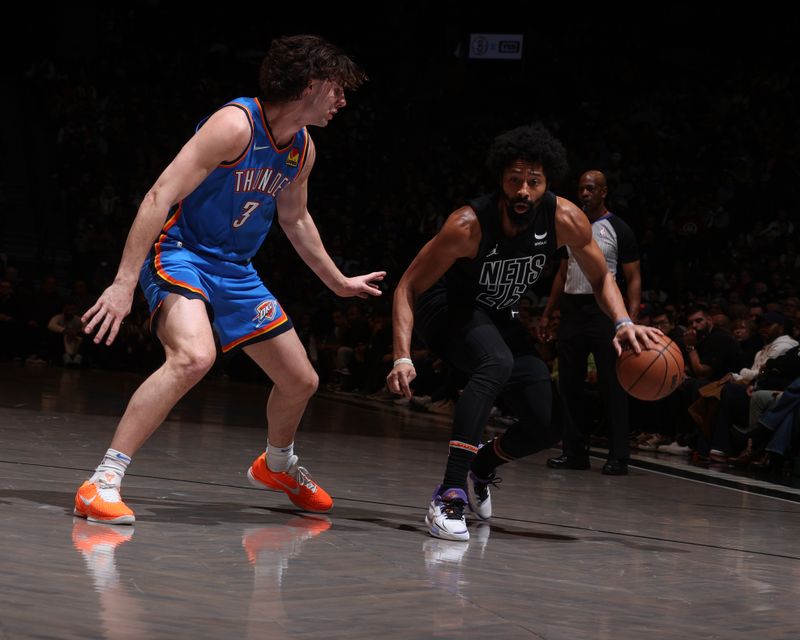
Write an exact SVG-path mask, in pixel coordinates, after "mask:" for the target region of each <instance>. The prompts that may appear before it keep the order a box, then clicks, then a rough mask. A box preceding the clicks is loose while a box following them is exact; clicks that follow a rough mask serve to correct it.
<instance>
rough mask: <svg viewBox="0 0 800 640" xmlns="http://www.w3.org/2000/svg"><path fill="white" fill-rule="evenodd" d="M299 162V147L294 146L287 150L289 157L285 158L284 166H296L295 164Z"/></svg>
mask: <svg viewBox="0 0 800 640" xmlns="http://www.w3.org/2000/svg"><path fill="white" fill-rule="evenodd" d="M299 162H300V149H298V148H297V147H294V148H293V149H292V150H291V151H290V152H289V157H288V158H286V166H287V167H296V166H297V164H298V163H299Z"/></svg>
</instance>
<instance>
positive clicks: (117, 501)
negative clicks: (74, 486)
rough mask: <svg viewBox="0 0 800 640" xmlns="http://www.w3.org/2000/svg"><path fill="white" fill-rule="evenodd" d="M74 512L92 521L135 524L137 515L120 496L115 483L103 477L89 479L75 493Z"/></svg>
mask: <svg viewBox="0 0 800 640" xmlns="http://www.w3.org/2000/svg"><path fill="white" fill-rule="evenodd" d="M73 513H74V514H75V515H76V516H80V517H81V518H86V519H87V520H89V521H91V522H102V523H104V524H133V523H134V522H135V521H136V516H134V515H133V511H131V510H130V509H129V508H128V506H127V505H126V504H125V503H124V502H123V501H122V498H120V496H119V489H118V488H117V486H116V485H115V484H112V483H110V482H105V481H104V480H103V479H102V478H100V479H98V480H97V481H96V482H92V481H91V480H87V481H86V482H84V483H83V484H82V485H81V487H80V489H78V492H77V493H76V494H75V510H74V511H73Z"/></svg>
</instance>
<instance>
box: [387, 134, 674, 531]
mask: <svg viewBox="0 0 800 640" xmlns="http://www.w3.org/2000/svg"><path fill="white" fill-rule="evenodd" d="M487 165H488V167H489V169H490V171H491V172H492V173H493V174H494V176H495V177H496V179H497V180H498V181H499V189H498V191H496V192H495V193H492V194H490V195H488V196H484V197H482V198H478V199H476V200H473V201H472V202H470V203H469V206H465V207H462V208H460V209H457V210H456V211H455V212H453V213H452V214H451V215H450V216H449V217H448V218H447V220H446V222H445V224H444V226H443V227H442V229H441V231H439V233H438V234H437V235H436V236H434V238H433V239H432V240H430V241H429V242H428V243H427V244H426V245H425V246H424V247H423V248H422V250H421V251H420V252H419V253H418V254H417V257H416V258H414V260H413V261H412V263H411V265H410V266H409V267H408V269H407V270H406V272H405V274H404V275H403V277H402V278H401V279H400V282H399V283H398V285H397V289H396V291H395V295H394V312H393V320H394V357H395V361H394V368H393V369H392V371H391V373H390V374H389V376H388V378H387V384H388V387H389V389H390V390H391V391H393V392H394V393H398V394H403V395H405V396H406V397H411V390H410V388H409V383H410V382H411V381H412V380H413V379H414V377H415V376H416V373H415V371H414V364H413V362H412V361H411V358H410V353H411V352H410V345H411V333H412V330H416V331H417V333H418V335H419V336H420V338H421V339H422V340H423V341H424V342H426V343H427V345H428V346H429V347H430V348H431V350H432V351H434V352H436V353H437V354H438V355H440V356H441V357H442V358H443V359H444V360H446V361H447V362H448V363H449V364H450V365H451V366H453V367H455V368H457V369H459V370H461V371H462V372H464V373H465V374H466V375H467V376H468V377H469V380H468V382H467V384H466V385H465V386H464V390H463V392H462V394H461V397H460V398H459V400H458V402H457V403H456V407H455V413H454V416H453V433H452V438H451V440H450V454H449V456H448V460H447V466H446V468H445V474H444V479H443V480H442V483H441V484H440V485H439V486H438V487H437V488H436V490H435V491H434V494H433V498H432V499H431V503H430V506H429V508H428V513H427V515H426V517H425V522H426V525H427V526H428V530H429V532H430V533H431V535H433V536H435V537H438V538H444V539H447V540H468V539H469V531H468V530H467V526H466V520H465V518H464V509H465V507H466V506H467V505H469V507H470V509H471V510H472V511H473V512H474V514H475V515H476V516H477V517H478V518H480V519H482V520H486V519H488V518H489V517H490V516H491V515H492V506H491V496H490V493H489V485H490V484H492V483H494V482H496V477H495V470H496V468H497V467H499V466H500V465H502V464H505V463H507V462H511V461H513V460H516V459H518V458H522V457H523V456H527V455H530V454H532V453H535V452H537V451H540V450H541V449H543V448H544V447H546V446H549V445H550V444H551V441H550V440H549V438H548V435H547V432H548V430H549V425H550V417H551V402H552V397H551V388H550V375H549V371H548V369H547V365H545V364H544V362H542V360H540V359H539V358H538V357H537V356H536V355H535V352H534V351H533V349H532V348H531V347H530V346H529V344H528V341H527V334H526V332H525V330H524V329H523V327H522V325H521V324H520V323H519V321H518V320H517V319H516V316H517V315H518V311H517V303H518V301H519V299H520V297H521V296H522V294H523V293H525V291H526V290H527V289H528V287H530V286H531V285H532V284H533V283H534V282H536V281H537V280H538V278H539V276H540V275H541V274H542V272H543V270H544V267H545V264H546V262H547V260H548V259H549V258H550V257H551V256H552V255H553V254H554V253H555V251H556V249H557V248H558V247H561V246H567V247H569V248H570V249H571V251H572V254H573V255H574V256H575V259H576V260H577V262H578V264H579V265H580V267H581V269H582V270H583V272H584V273H585V274H586V277H587V278H588V280H589V282H590V283H591V285H592V290H593V292H594V295H595V297H596V298H597V302H598V304H599V305H600V307H601V308H602V309H603V311H605V313H606V314H607V315H608V316H609V317H610V318H612V319H613V321H614V324H615V336H614V338H613V343H614V347H615V348H616V350H617V353H621V349H622V346H623V345H625V344H627V345H630V347H631V348H633V349H634V351H636V353H639V352H640V351H641V346H640V345H641V344H643V345H644V346H645V347H647V348H650V347H651V346H653V343H652V342H651V340H653V339H654V338H655V337H656V336H657V335H660V331H658V330H657V329H651V328H648V327H643V326H640V325H635V324H634V323H633V322H632V321H631V320H630V318H629V317H628V312H627V311H626V309H625V305H624V303H623V301H622V296H621V295H620V292H619V289H618V288H617V285H616V282H615V281H614V278H613V276H612V275H611V274H610V273H609V272H608V267H607V266H606V261H605V259H604V258H603V254H602V252H601V251H600V249H599V247H598V246H597V244H596V243H595V241H594V240H593V239H592V229H591V226H590V225H589V222H588V220H587V218H586V216H585V215H584V213H583V212H582V211H581V210H580V209H578V208H577V207H576V206H575V205H574V204H572V203H571V202H569V201H567V200H564V199H563V198H559V197H556V196H555V194H553V193H552V192H550V191H548V185H549V183H550V182H551V181H553V180H558V179H559V178H560V177H561V176H562V175H563V174H564V173H565V172H566V167H567V162H566V151H565V150H564V147H563V146H562V145H561V143H560V142H559V141H558V140H556V139H555V138H554V137H553V136H552V135H551V134H550V133H549V132H548V131H547V130H546V129H545V128H544V127H543V126H541V125H539V124H535V125H531V126H526V127H519V128H517V129H514V130H512V131H509V132H507V133H504V134H502V135H500V136H498V137H497V138H495V140H494V142H493V143H492V146H491V148H490V150H489V156H488V160H487ZM501 392H505V396H506V400H507V401H508V403H509V404H510V405H511V406H512V407H513V408H514V410H515V413H516V415H517V416H518V417H519V421H518V422H517V423H515V424H514V425H512V426H511V427H509V428H508V430H507V431H506V432H505V433H504V434H502V435H500V436H498V437H496V438H495V439H494V440H492V441H491V442H489V443H487V444H486V445H485V446H483V447H481V448H480V450H479V443H480V437H481V434H482V433H483V429H484V427H485V425H486V422H487V420H488V418H489V412H490V410H491V408H492V405H493V404H494V401H495V399H496V398H497V396H498V395H499V394H500V393H501Z"/></svg>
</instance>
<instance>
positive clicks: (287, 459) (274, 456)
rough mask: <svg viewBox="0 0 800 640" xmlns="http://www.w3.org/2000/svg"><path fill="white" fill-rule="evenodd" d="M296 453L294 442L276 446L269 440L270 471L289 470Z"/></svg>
mask: <svg viewBox="0 0 800 640" xmlns="http://www.w3.org/2000/svg"><path fill="white" fill-rule="evenodd" d="M293 455H294V442H292V443H290V444H288V445H286V446H285V447H275V446H273V445H271V444H269V442H267V466H268V467H269V469H270V471H288V470H289V467H290V466H291V458H292V456H293Z"/></svg>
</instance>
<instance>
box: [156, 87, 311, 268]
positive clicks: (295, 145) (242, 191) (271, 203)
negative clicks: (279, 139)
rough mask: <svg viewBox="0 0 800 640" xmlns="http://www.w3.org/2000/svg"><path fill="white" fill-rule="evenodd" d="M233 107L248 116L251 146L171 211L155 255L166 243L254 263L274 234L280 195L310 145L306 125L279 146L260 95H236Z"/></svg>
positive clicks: (213, 256) (214, 172)
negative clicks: (274, 220) (273, 222)
mask: <svg viewBox="0 0 800 640" xmlns="http://www.w3.org/2000/svg"><path fill="white" fill-rule="evenodd" d="M230 105H233V106H234V107H237V108H239V109H241V110H242V111H243V112H244V113H245V114H246V115H247V118H248V120H249V121H250V130H251V136H250V144H249V145H248V146H247V148H246V149H245V150H244V151H243V152H242V154H241V155H240V156H239V157H238V158H236V159H234V160H231V161H230V162H223V163H222V164H220V165H219V166H218V167H217V168H216V169H214V171H212V172H211V173H210V174H209V175H208V177H207V178H206V179H205V180H203V182H201V183H200V185H199V186H198V187H197V188H196V189H195V190H194V191H193V192H192V193H191V194H189V195H188V196H186V198H184V199H183V200H182V201H181V202H179V203H178V204H177V205H175V206H174V207H173V208H172V209H171V210H170V213H169V216H168V218H167V222H166V224H165V225H164V228H163V230H162V232H161V236H160V237H159V239H158V242H157V243H156V247H155V250H156V254H158V253H159V251H160V249H161V248H162V246H164V245H166V246H169V245H177V246H178V247H185V248H187V249H189V250H190V251H194V252H196V253H198V254H201V255H205V256H207V257H209V258H217V259H220V260H226V261H231V262H247V261H249V260H250V259H251V258H252V257H253V256H254V255H255V254H256V252H257V251H258V249H259V247H260V246H261V244H262V243H263V242H264V239H265V238H266V237H267V233H269V229H270V227H271V226H272V220H273V218H274V217H275V210H276V199H277V197H278V194H280V192H281V191H283V190H284V189H285V188H286V187H288V186H289V185H290V184H291V183H292V181H294V179H295V178H296V177H297V175H298V174H299V173H300V171H301V170H302V168H303V165H304V163H305V161H306V155H307V154H308V147H309V137H308V133H307V132H306V130H305V128H303V129H301V130H300V131H298V132H297V133H296V134H295V135H294V137H293V138H292V139H291V140H290V141H289V143H288V144H287V145H286V146H284V147H278V145H277V143H276V142H275V140H274V138H273V136H272V132H271V131H270V129H269V124H268V123H267V119H266V117H265V116H264V109H263V106H262V104H261V102H260V101H259V100H258V99H256V98H237V99H236V100H233V101H231V102H229V103H227V104H226V105H224V106H225V107H228V106H230ZM209 117H210V116H209ZM207 120H208V117H207V118H205V119H204V120H202V121H201V122H200V124H198V125H197V130H199V129H200V127H202V126H203V125H204V124H205V122H206V121H207Z"/></svg>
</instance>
